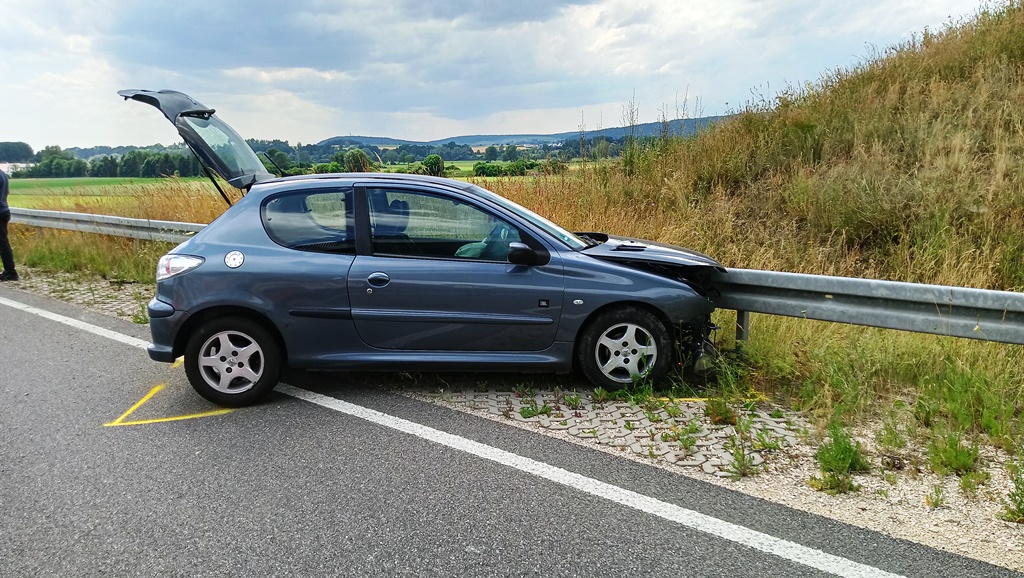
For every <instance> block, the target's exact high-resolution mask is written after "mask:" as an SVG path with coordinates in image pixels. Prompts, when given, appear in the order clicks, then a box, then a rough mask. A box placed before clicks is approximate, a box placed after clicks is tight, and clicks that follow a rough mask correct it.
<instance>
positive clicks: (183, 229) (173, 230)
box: [11, 207, 206, 243]
mask: <svg viewBox="0 0 1024 578" xmlns="http://www.w3.org/2000/svg"><path fill="white" fill-rule="evenodd" d="M11 222H12V223H21V224H24V225H32V226H35V227H48V228H51V229H67V230H70V231H82V232H85V233H102V234H104V235H116V236H118V237H131V238H133V239H147V240H150V241H169V242H172V243H181V242H182V241H185V240H187V239H188V238H189V237H191V236H192V235H194V234H196V233H198V232H199V231H201V230H203V227H205V226H206V225H204V224H201V223H178V222H175V221H156V220H152V219H129V218H127V217H111V216H109V215H90V214H88V213H68V212H65V211H40V210H36V209H16V208H13V207H12V208H11Z"/></svg>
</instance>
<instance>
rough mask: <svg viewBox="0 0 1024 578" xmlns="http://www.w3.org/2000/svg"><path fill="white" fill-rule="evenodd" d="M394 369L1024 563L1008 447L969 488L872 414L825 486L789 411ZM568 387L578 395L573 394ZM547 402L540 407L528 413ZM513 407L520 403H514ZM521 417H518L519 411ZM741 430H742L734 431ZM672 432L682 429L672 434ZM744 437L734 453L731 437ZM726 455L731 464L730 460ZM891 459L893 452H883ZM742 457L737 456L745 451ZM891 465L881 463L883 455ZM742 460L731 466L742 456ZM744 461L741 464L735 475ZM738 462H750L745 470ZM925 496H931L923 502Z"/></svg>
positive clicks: (488, 405) (132, 305)
mask: <svg viewBox="0 0 1024 578" xmlns="http://www.w3.org/2000/svg"><path fill="white" fill-rule="evenodd" d="M5 286H7V287H9V288H11V289H15V290H19V291H24V292H27V293H32V294H37V295H45V296H49V297H52V298H55V299H59V300H62V301H66V302H70V303H75V304H78V305H81V306H83V307H85V308H87V309H90V310H92V311H96V312H99V313H104V314H107V315H113V316H116V317H119V318H121V319H125V320H129V321H134V322H136V323H140V322H145V319H144V313H145V305H146V303H147V302H148V301H149V299H150V297H151V296H152V286H150V285H136V284H124V283H116V282H110V281H106V280H102V279H92V280H90V279H81V278H79V277H77V276H74V275H67V274H51V273H41V272H39V271H33V270H31V269H27V268H26V269H23V270H22V280H20V281H17V282H11V283H6V284H5ZM404 377H405V376H404V374H403V376H402V377H400V378H399V379H397V380H395V382H396V383H395V384H392V385H388V386H386V387H389V388H390V389H393V390H395V391H397V392H399V393H402V394H403V395H408V396H411V397H415V398H418V399H422V400H425V401H428V402H430V403H436V404H441V405H444V406H446V407H450V408H452V409H454V410H458V411H462V412H467V413H472V414H474V415H478V416H481V417H484V418H487V419H491V420H495V421H498V422H502V423H506V424H510V425H513V426H516V427H520V428H525V429H528V430H531V431H535V432H537V433H540V434H543V435H549V436H554V437H558V438H561V439H564V440H566V441H569V442H571V443H575V444H580V445H584V446H587V447H591V448H594V449H598V450H600V451H605V452H609V453H613V454H616V455H619V456H621V457H623V458H627V459H633V460H637V461H642V462H645V463H648V464H651V465H653V466H656V467H659V468H664V469H666V470H669V471H672V472H676V473H678V474H680V475H685V476H689V477H693V478H697V479H700V480H703V481H706V482H708V483H712V484H717V485H721V486H725V487H728V488H730V489H733V490H737V491H740V492H744V493H746V494H749V495H753V496H757V497H760V498H763V499H765V500H769V501H772V502H776V503H779V504H784V505H786V506H789V507H792V508H796V509H799V510H803V511H807V512H811V513H814V514H818V515H821V516H826V517H829V518H832V519H835V520H838V521H841V522H845V523H848V524H852V525H855V526H859V527H863V528H868V529H871V530H876V531H879V532H882V533H885V534H888V535H890V536H893V537H896V538H902V539H906V540H910V541H913V542H917V543H920V544H925V545H928V546H931V547H934V548H937V549H940V550H944V551H948V552H953V553H956V554H960V555H963V556H967V557H971V558H975V559H978V560H982V561H985V562H989V563H991V564H995V565H999V566H1003V567H1006V568H1010V569H1012V570H1016V571H1020V572H1024V524H1013V523H1010V522H1006V521H1003V520H1001V519H999V515H1000V514H1001V513H1002V512H1003V510H1004V505H1003V501H1004V500H1005V499H1006V496H1007V494H1008V493H1009V492H1010V491H1011V490H1012V489H1013V485H1012V483H1011V481H1010V479H1009V474H1008V471H1007V467H1006V465H1007V462H1008V461H1009V459H1010V456H1008V455H1007V454H1006V452H1003V451H1001V450H996V449H993V448H982V451H981V459H980V462H981V464H982V469H983V470H984V471H985V472H987V473H988V480H987V481H986V482H985V483H984V484H983V485H981V486H979V488H978V490H977V491H976V492H975V493H973V494H972V495H968V494H966V493H965V492H964V491H963V490H961V488H960V483H959V478H957V477H955V476H944V477H942V476H938V475H937V474H935V473H933V472H932V471H930V469H929V468H928V467H927V451H926V449H925V448H923V447H914V446H913V442H911V445H909V446H908V447H907V448H903V449H901V450H900V452H899V455H896V456H894V455H893V452H892V451H891V450H883V449H881V448H879V447H878V445H877V444H876V442H875V432H877V431H880V430H881V425H880V424H869V425H868V426H866V427H863V428H861V429H860V430H858V431H855V432H854V438H855V439H856V440H857V441H859V442H861V443H862V444H863V447H864V449H865V450H866V454H867V455H868V457H869V459H870V460H871V462H872V471H871V472H869V473H866V474H860V475H857V476H855V482H856V483H857V484H858V485H859V486H860V489H859V491H856V492H852V493H848V494H841V495H838V496H830V495H827V494H825V493H822V492H819V491H816V490H814V489H813V488H811V487H810V485H809V484H808V481H809V480H810V479H811V478H812V477H813V476H819V475H820V472H819V471H818V466H817V462H816V461H815V459H814V453H815V452H816V451H817V447H818V445H819V444H820V441H821V439H820V437H819V434H818V432H815V431H814V430H813V428H812V426H811V425H810V424H809V423H808V422H807V421H806V420H804V419H803V418H802V416H800V415H798V414H795V413H793V412H788V411H784V410H782V409H781V408H773V407H771V406H768V405H766V404H764V403H759V404H756V407H753V406H752V407H750V408H746V409H744V408H739V409H740V411H741V417H743V418H744V419H746V420H749V421H748V422H747V423H748V424H749V425H748V426H747V427H746V428H745V429H746V431H749V433H746V431H737V429H736V428H735V427H734V426H719V425H714V424H711V423H710V422H709V421H708V419H707V418H706V416H705V415H704V402H703V401H702V400H672V403H671V404H670V405H672V406H673V407H674V408H677V409H673V410H666V409H664V408H662V409H656V408H654V407H653V406H652V407H649V408H646V409H645V408H641V407H636V406H630V405H629V404H625V403H622V402H613V401H609V400H595V399H594V397H593V395H592V392H591V391H589V390H586V389H581V390H580V391H579V392H574V391H572V390H569V391H559V390H558V389H557V388H553V389H546V390H524V389H521V388H511V387H504V388H502V387H494V386H487V387H481V386H480V384H479V382H476V381H474V380H460V379H452V380H447V381H446V382H445V383H446V387H444V388H439V387H437V385H436V382H432V383H431V384H430V385H427V386H422V385H416V384H410V383H409V382H410V380H409V379H404ZM577 396H578V400H577ZM545 405H547V406H548V407H549V408H550V409H551V411H550V415H548V414H545V413H538V414H536V415H530V414H531V413H533V409H532V408H536V409H540V410H543V409H544V406H545ZM523 408H528V409H527V410H526V411H525V412H523ZM524 415H525V416H527V417H524ZM744 435H745V437H744ZM680 438H681V439H680ZM744 439H745V440H746V443H745V444H743V449H742V450H739V453H737V451H738V450H737V447H738V446H737V440H739V441H742V440H744ZM737 456H738V457H739V458H740V460H741V462H742V463H741V464H739V465H738V464H737V462H736V458H737ZM894 458H895V459H894ZM747 459H749V460H750V461H749V462H747V461H746V460H747ZM883 461H884V462H885V463H887V464H889V466H890V467H888V468H882V467H880V464H881V463H882V462H883ZM741 466H742V467H741ZM740 470H743V471H744V472H745V473H747V474H749V475H743V476H740V475H738V472H739V471H740ZM747 470H749V471H747ZM936 498H938V500H939V501H940V502H941V504H940V505H938V507H933V506H931V505H929V502H932V503H935V502H936Z"/></svg>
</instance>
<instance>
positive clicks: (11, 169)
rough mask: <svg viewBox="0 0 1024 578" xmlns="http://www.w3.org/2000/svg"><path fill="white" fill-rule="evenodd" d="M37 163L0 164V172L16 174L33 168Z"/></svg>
mask: <svg viewBox="0 0 1024 578" xmlns="http://www.w3.org/2000/svg"><path fill="white" fill-rule="evenodd" d="M34 164H35V163H0V171H3V172H5V173H7V174H11V173H15V172H17V171H21V170H24V169H27V168H29V167H31V166H33V165H34Z"/></svg>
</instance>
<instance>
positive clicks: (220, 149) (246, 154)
mask: <svg viewBox="0 0 1024 578" xmlns="http://www.w3.org/2000/svg"><path fill="white" fill-rule="evenodd" d="M180 118H181V119H182V120H184V121H185V123H187V124H188V126H190V127H191V128H192V130H194V131H195V133H196V134H197V135H198V136H199V138H200V139H202V140H203V142H205V143H206V146H208V147H210V150H211V151H213V153H214V154H216V155H217V156H218V157H219V158H220V159H221V161H222V162H223V164H224V167H225V168H226V169H227V170H228V171H230V172H231V173H232V174H229V175H223V176H224V177H225V178H228V179H231V178H235V177H239V176H241V175H244V174H257V173H263V172H266V168H264V167H263V163H261V162H260V159H259V158H258V157H257V156H256V153H254V152H252V149H251V148H249V145H248V143H246V142H245V140H243V139H242V137H241V136H239V135H238V133H236V132H235V131H234V129H232V128H231V127H230V126H228V125H226V124H224V122H223V121H221V120H220V119H219V118H217V117H216V116H210V117H208V118H203V117H198V116H184V115H183V116H181V117H180Z"/></svg>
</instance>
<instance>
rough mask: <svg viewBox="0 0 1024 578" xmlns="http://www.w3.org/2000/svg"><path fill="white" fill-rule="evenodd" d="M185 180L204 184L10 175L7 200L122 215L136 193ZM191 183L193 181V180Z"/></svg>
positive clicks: (21, 205) (20, 205)
mask: <svg viewBox="0 0 1024 578" xmlns="http://www.w3.org/2000/svg"><path fill="white" fill-rule="evenodd" d="M182 183H189V184H191V185H190V186H193V187H195V186H199V187H204V188H205V187H208V188H209V189H210V191H213V187H212V186H210V185H209V184H208V182H207V180H206V179H205V178H191V179H169V178H156V179H144V178H122V177H82V178H66V179H11V180H10V191H11V192H10V198H9V201H10V204H11V206H12V207H16V208H22V209H46V210H78V211H82V212H89V213H105V212H109V213H110V214H115V215H119V216H130V215H124V214H122V212H121V209H122V208H123V207H124V206H125V205H134V204H136V203H135V201H137V200H138V199H139V198H140V197H144V196H146V195H148V194H152V193H154V192H157V191H162V190H165V189H167V188H169V187H174V186H180V185H181V184H182ZM193 183H195V184H193Z"/></svg>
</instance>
